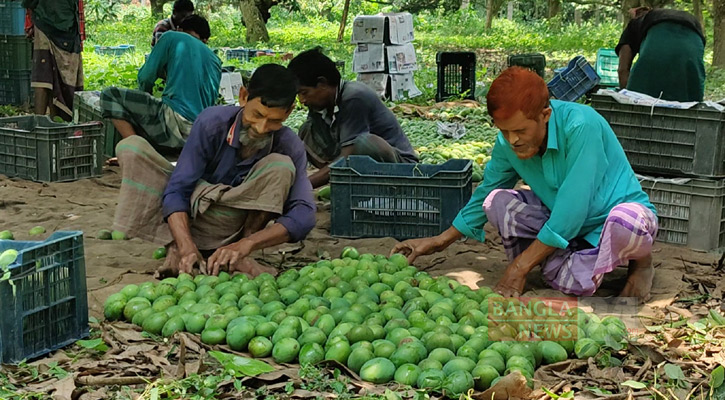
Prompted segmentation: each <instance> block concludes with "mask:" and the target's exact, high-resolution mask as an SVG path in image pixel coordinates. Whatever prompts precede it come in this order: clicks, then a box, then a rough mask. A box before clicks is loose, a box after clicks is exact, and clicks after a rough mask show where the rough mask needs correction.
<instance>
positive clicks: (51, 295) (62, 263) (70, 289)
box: [0, 232, 88, 364]
mask: <svg viewBox="0 0 725 400" xmlns="http://www.w3.org/2000/svg"><path fill="white" fill-rule="evenodd" d="M8 249H15V250H17V251H18V252H19V254H18V258H17V259H16V260H15V262H14V263H12V264H10V266H9V270H10V279H9V280H8V281H3V282H0V304H2V308H3V318H2V321H0V362H2V363H12V364H15V363H18V362H20V361H22V360H25V359H32V358H35V357H39V356H42V355H44V354H47V353H49V352H51V351H53V350H57V349H59V348H61V347H64V346H67V345H69V344H71V343H73V342H75V341H76V340H78V339H82V338H84V337H87V336H88V298H87V296H86V264H85V259H84V253H83V232H55V233H53V234H52V235H51V236H50V237H49V238H48V239H46V240H45V241H37V242H30V241H28V242H23V241H15V240H0V253H2V252H3V251H5V250H8ZM11 283H12V284H14V288H13V285H12V284H11Z"/></svg>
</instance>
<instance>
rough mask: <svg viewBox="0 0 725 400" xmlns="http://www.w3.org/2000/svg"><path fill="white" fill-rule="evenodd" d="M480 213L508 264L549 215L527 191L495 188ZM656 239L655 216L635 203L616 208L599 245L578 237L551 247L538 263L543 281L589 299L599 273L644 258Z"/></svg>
mask: <svg viewBox="0 0 725 400" xmlns="http://www.w3.org/2000/svg"><path fill="white" fill-rule="evenodd" d="M483 209H484V211H485V212H486V216H488V219H489V221H490V222H491V224H493V225H494V226H495V227H496V228H497V229H498V231H499V233H500V235H501V239H502V241H503V245H504V249H505V251H506V255H507V256H508V258H509V260H511V261H513V260H514V259H515V258H516V257H517V256H518V255H519V254H521V253H522V252H523V251H524V250H526V249H527V248H528V247H529V246H530V245H531V243H532V242H533V241H534V240H535V239H536V237H537V235H538V234H539V232H540V231H541V229H542V228H543V226H544V224H545V223H546V221H548V219H549V216H550V215H551V212H550V211H549V209H548V208H547V207H546V206H545V205H544V204H543V203H542V202H541V200H540V199H539V198H538V197H537V196H536V195H535V194H534V193H533V192H532V191H530V190H509V189H497V190H494V191H492V192H491V193H490V194H489V195H488V197H486V200H485V201H484V203H483ZM656 235H657V217H656V216H655V214H654V213H653V212H652V210H650V209H649V208H647V207H645V206H644V205H642V204H639V203H622V204H619V205H617V206H615V207H614V208H612V210H611V211H610V212H609V215H608V216H607V218H606V220H605V221H604V227H603V229H602V234H601V237H600V239H599V246H598V247H592V245H591V244H589V243H587V242H586V241H585V240H584V239H582V238H577V239H574V240H572V241H570V242H569V246H568V247H567V248H566V249H556V250H555V251H554V253H553V254H551V255H550V256H549V257H547V258H546V260H544V262H542V269H543V275H544V279H545V280H546V282H547V283H548V284H549V285H551V287H553V288H554V289H557V290H559V291H561V292H563V293H567V294H572V295H577V296H591V295H592V294H594V292H595V291H596V290H597V288H598V287H599V285H600V284H601V283H602V278H603V276H604V274H606V273H608V272H611V271H613V270H614V269H615V268H616V267H618V266H623V265H627V264H628V263H629V261H630V260H637V259H640V258H643V257H645V256H647V255H649V254H650V253H651V251H652V244H653V242H654V238H655V236H656Z"/></svg>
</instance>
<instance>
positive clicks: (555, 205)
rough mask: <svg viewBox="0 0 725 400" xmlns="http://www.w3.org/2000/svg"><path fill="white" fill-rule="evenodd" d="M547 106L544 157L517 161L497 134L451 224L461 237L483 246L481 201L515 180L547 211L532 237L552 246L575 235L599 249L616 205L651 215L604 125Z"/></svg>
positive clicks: (591, 114) (588, 112) (593, 117)
mask: <svg viewBox="0 0 725 400" xmlns="http://www.w3.org/2000/svg"><path fill="white" fill-rule="evenodd" d="M551 108H552V114H551V118H550V119H549V123H548V140H547V144H546V152H545V153H544V155H543V156H541V155H535V156H534V157H532V158H530V159H527V160H521V159H519V158H518V157H517V156H516V153H514V151H513V149H512V147H511V145H510V144H509V143H508V142H507V141H506V139H505V138H504V136H503V134H502V133H501V132H499V134H498V137H497V138H496V143H495V145H494V147H493V152H492V155H491V160H490V161H489V162H488V164H487V165H486V170H485V171H484V174H483V182H482V184H481V185H480V186H478V188H476V191H475V192H474V194H473V196H472V197H471V200H470V201H469V202H468V204H467V205H466V206H465V207H464V208H463V209H462V210H461V211H460V212H459V213H458V216H457V217H456V219H455V220H454V221H453V226H454V227H455V228H456V229H457V230H458V231H460V232H461V233H462V234H464V235H465V236H467V237H469V238H473V239H476V240H479V241H481V242H482V241H483V240H484V237H485V232H484V230H483V225H484V224H485V223H486V221H488V218H487V217H486V214H485V213H484V211H483V207H482V205H483V201H484V200H485V199H486V197H487V196H488V195H489V193H491V191H493V190H494V189H511V188H513V187H514V186H515V185H516V182H518V180H519V179H523V180H524V181H525V182H526V183H527V184H528V185H529V186H530V187H531V190H532V191H533V192H534V194H536V195H537V196H538V197H539V198H540V199H541V201H542V202H543V203H544V204H545V205H546V207H547V208H548V209H549V210H551V216H550V217H549V220H548V221H547V222H546V224H544V227H543V228H542V229H541V231H540V232H539V234H538V236H537V238H538V239H539V240H540V241H541V242H542V243H544V244H546V245H548V246H552V247H558V248H562V249H563V248H566V247H567V246H568V245H569V241H571V240H572V239H575V238H580V237H583V238H584V239H585V240H586V241H587V242H589V243H590V244H591V245H592V246H595V247H596V246H598V244H599V236H600V235H601V233H602V228H603V226H604V221H605V219H606V218H607V216H608V215H609V211H610V210H611V209H612V208H614V206H616V205H618V204H621V203H627V202H635V203H640V204H642V205H644V206H646V207H647V208H649V209H651V210H652V212H655V213H656V210H655V208H654V206H653V205H652V204H651V203H650V201H649V197H648V196H647V194H646V193H645V192H644V191H643V190H642V186H641V185H640V184H639V181H638V180H637V178H636V177H635V175H634V171H632V167H631V166H630V165H629V162H628V161H627V158H626V156H625V154H624V150H623V149H622V146H621V145H620V144H619V141H618V140H617V137H616V136H615V135H614V132H613V131H612V128H611V127H610V126H609V124H608V123H607V121H606V120H605V119H604V118H603V117H602V116H601V115H599V114H598V113H597V112H596V111H594V109H592V108H591V107H587V106H584V105H581V104H577V103H570V102H564V101H558V100H552V101H551Z"/></svg>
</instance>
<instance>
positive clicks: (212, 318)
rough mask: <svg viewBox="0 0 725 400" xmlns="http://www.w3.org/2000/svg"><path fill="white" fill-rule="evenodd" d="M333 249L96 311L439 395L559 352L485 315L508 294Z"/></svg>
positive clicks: (590, 318) (524, 368) (146, 291)
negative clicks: (315, 257) (301, 261)
mask: <svg viewBox="0 0 725 400" xmlns="http://www.w3.org/2000/svg"><path fill="white" fill-rule="evenodd" d="M342 255H343V256H344V257H343V258H340V259H334V260H322V261H319V262H316V263H313V264H310V265H307V266H305V267H303V268H302V269H300V270H289V271H286V272H284V273H282V274H280V276H278V277H277V278H272V277H271V276H269V275H264V274H263V275H260V276H258V277H256V278H249V277H247V276H245V275H235V276H233V277H230V276H229V275H228V274H220V276H218V277H216V276H202V275H199V276H197V277H194V278H192V277H191V276H190V275H186V274H181V275H180V276H179V277H178V278H167V279H165V280H163V281H162V282H160V283H157V284H153V283H151V282H147V283H144V284H141V285H127V286H125V287H124V288H123V289H121V291H120V292H119V293H116V294H113V295H111V296H109V297H108V299H107V300H106V302H105V304H104V314H105V315H106V318H107V319H108V320H116V319H124V320H126V321H131V322H133V323H135V324H138V325H140V326H142V327H143V328H144V330H146V331H148V332H151V333H154V334H157V335H158V334H160V335H163V336H171V335H173V334H174V333H176V332H179V331H182V330H183V331H187V332H190V333H194V334H200V335H201V340H202V342H203V343H205V344H207V345H212V346H214V345H226V346H229V348H231V349H232V350H235V351H248V352H249V353H250V354H252V355H253V356H254V357H268V356H270V355H271V356H272V357H273V358H274V359H275V360H276V361H277V362H280V363H291V362H295V360H298V362H299V363H300V364H310V363H317V362H320V361H322V360H324V359H327V360H336V361H338V362H340V363H343V364H346V365H347V366H348V368H350V369H351V370H353V371H356V372H359V374H360V376H361V377H362V379H364V380H367V381H369V382H373V383H387V382H389V381H390V380H392V379H395V381H396V382H399V383H401V384H406V385H411V386H415V387H417V388H421V389H428V390H431V391H434V392H439V393H440V392H442V393H443V394H444V395H446V396H447V397H449V398H457V396H458V395H459V394H460V393H466V392H467V391H468V390H469V389H470V388H473V387H475V388H476V389H477V390H485V389H486V388H488V387H489V386H490V385H492V384H494V382H495V381H496V379H498V378H499V377H500V376H505V375H506V374H509V373H512V372H516V371H518V372H520V373H521V374H523V375H524V376H525V377H526V378H527V379H528V383H529V385H531V384H532V377H533V375H534V372H535V368H536V367H537V366H538V365H539V363H543V364H548V363H554V362H559V361H563V360H565V359H566V358H567V356H568V353H567V350H566V348H564V347H563V346H562V345H560V344H559V343H557V342H553V341H548V340H543V341H530V340H532V338H538V337H537V336H536V334H535V333H533V332H528V331H525V330H524V328H519V329H518V330H517V329H516V328H514V326H515V325H516V324H515V321H520V320H519V319H517V318H518V316H517V315H516V314H515V313H514V314H513V315H511V316H509V318H508V319H506V321H508V323H501V322H495V321H493V322H492V320H489V317H490V316H491V314H489V307H494V306H492V305H491V303H490V302H491V301H500V302H502V303H503V304H517V305H520V306H525V305H526V304H524V303H522V302H520V301H518V300H517V299H511V300H506V299H504V298H502V297H501V296H500V295H497V294H493V293H492V290H491V289H490V288H486V287H484V288H481V289H477V290H472V289H470V288H468V287H467V286H463V285H460V284H459V283H457V282H456V281H455V280H452V279H450V278H447V277H437V278H434V277H431V276H430V275H428V274H427V273H425V272H421V271H418V270H417V269H416V268H415V267H412V266H409V265H408V262H407V259H406V257H405V256H403V255H401V254H395V255H393V256H391V257H390V258H386V257H383V256H380V255H372V254H360V252H359V251H358V250H356V249H354V248H352V247H346V248H345V249H344V250H343V252H342ZM508 312H509V311H507V313H508ZM541 312H543V313H544V314H547V315H552V314H550V312H553V311H552V310H549V312H546V311H541ZM573 315H574V314H573ZM507 316H508V314H507ZM571 317H572V318H574V317H573V316H571ZM585 317H586V323H587V324H586V326H587V328H588V329H589V330H592V331H601V330H602V329H606V330H607V332H610V331H609V330H610V329H611V330H612V331H615V330H616V331H617V332H618V331H619V330H620V329H621V328H622V326H623V324H621V321H618V320H617V319H613V318H605V319H602V320H601V321H600V320H599V318H598V317H597V316H596V315H594V314H587V315H586V316H585ZM602 327H603V328H602ZM574 328H575V329H579V328H577V327H574ZM583 332H584V331H582V332H581V333H579V335H580V336H579V340H578V341H577V342H576V346H575V347H574V348H572V351H575V354H576V355H577V356H578V357H584V356H592V355H596V354H597V353H598V351H599V346H600V345H599V344H598V343H597V342H596V341H594V340H592V339H589V338H585V337H584V336H585V333H583ZM539 333H541V335H542V336H543V335H544V332H539ZM270 339H271V340H270ZM517 339H520V340H526V341H523V342H516V341H515V340H517ZM499 340H501V341H499Z"/></svg>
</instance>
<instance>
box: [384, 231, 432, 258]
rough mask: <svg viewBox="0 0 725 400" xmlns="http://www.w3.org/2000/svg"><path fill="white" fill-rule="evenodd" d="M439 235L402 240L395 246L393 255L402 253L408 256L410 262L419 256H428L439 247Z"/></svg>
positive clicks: (391, 253)
mask: <svg viewBox="0 0 725 400" xmlns="http://www.w3.org/2000/svg"><path fill="white" fill-rule="evenodd" d="M437 239H438V238H437V237H435V236H434V237H428V238H421V239H409V240H406V241H404V242H400V243H398V244H396V245H395V247H393V250H392V251H391V252H390V255H391V256H392V255H393V254H395V253H400V254H402V255H404V256H406V257H408V263H409V264H412V263H413V261H415V259H416V258H418V256H427V255H429V254H433V253H434V252H435V251H436V248H437V247H438V240H437Z"/></svg>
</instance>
